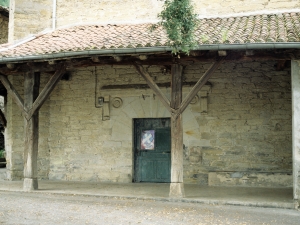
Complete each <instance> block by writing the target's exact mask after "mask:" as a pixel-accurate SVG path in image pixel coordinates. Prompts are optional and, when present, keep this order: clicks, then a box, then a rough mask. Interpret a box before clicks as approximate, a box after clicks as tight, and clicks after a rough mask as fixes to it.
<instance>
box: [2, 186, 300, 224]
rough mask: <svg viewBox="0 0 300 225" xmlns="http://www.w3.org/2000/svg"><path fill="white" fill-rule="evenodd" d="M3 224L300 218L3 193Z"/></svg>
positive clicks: (265, 211) (299, 215)
mask: <svg viewBox="0 0 300 225" xmlns="http://www.w3.org/2000/svg"><path fill="white" fill-rule="evenodd" d="M0 224H18V225H19V224H26V225H28V224H72V225H77V224H78V225H79V224H80V225H82V224H105V225H110V224H151V225H152V224H157V225H165V224H172V225H176V224H189V225H190V224H191V225H193V224H199V225H200V224H230V225H231V224H243V225H246V224H270V225H271V224H272V225H276V224H280V225H282V224H285V225H288V224H293V225H296V224H300V212H299V211H297V210H287V209H270V208H254V207H238V206H214V205H204V204H192V203H175V202H160V201H142V200H128V199H116V198H102V197H93V196H80V195H55V194H46V193H22V192H2V191H0Z"/></svg>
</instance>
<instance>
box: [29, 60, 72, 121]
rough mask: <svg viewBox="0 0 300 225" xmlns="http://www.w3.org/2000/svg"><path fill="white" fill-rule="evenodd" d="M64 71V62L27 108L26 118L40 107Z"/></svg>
mask: <svg viewBox="0 0 300 225" xmlns="http://www.w3.org/2000/svg"><path fill="white" fill-rule="evenodd" d="M65 71H66V66H65V65H64V64H61V65H60V67H59V68H58V69H57V71H56V72H55V73H54V75H53V76H52V77H51V78H50V80H49V81H48V83H47V84H46V85H45V87H44V88H43V90H42V91H41V93H40V94H39V95H38V97H37V98H36V100H35V101H34V103H33V104H32V107H31V108H30V109H29V110H28V115H26V119H27V120H29V119H30V118H31V117H32V115H33V114H34V113H35V112H37V111H38V110H39V109H40V108H41V107H42V105H43V104H44V102H45V101H46V99H47V98H48V97H49V95H50V94H51V92H52V91H53V89H54V88H55V86H56V84H57V83H58V82H59V80H60V79H61V77H62V76H63V75H64V73H65Z"/></svg>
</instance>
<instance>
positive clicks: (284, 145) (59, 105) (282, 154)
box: [6, 61, 292, 186]
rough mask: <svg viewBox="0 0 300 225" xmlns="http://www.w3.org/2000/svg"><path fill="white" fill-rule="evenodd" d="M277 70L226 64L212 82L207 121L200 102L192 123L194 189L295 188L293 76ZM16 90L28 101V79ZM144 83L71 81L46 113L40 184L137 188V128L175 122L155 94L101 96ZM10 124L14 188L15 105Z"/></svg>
mask: <svg viewBox="0 0 300 225" xmlns="http://www.w3.org/2000/svg"><path fill="white" fill-rule="evenodd" d="M275 63H276V62H273V61H270V62H262V63H260V62H240V63H228V62H226V63H224V64H223V65H222V66H221V68H220V69H219V70H218V71H217V72H216V73H215V74H214V75H213V76H212V78H211V79H210V80H209V82H210V85H209V88H207V90H208V94H207V106H206V107H207V112H203V110H202V109H203V105H202V106H201V102H202V103H203V101H201V94H200V93H199V95H198V99H196V101H195V102H194V104H190V106H189V107H188V108H187V110H186V111H185V112H184V113H183V129H184V182H185V183H198V184H204V185H207V184H209V185H245V186H292V176H291V173H292V140H291V137H292V126H291V125H292V124H291V117H292V115H291V76H290V69H289V68H287V69H285V70H283V71H276V70H275V69H274V64H275ZM208 67H209V64H207V63H205V64H197V65H193V66H188V67H186V68H185V70H184V80H185V81H187V82H189V81H196V80H197V79H198V78H199V77H200V76H201V75H202V74H203V72H204V71H205V70H206V69H207V68H208ZM148 72H149V73H150V74H151V75H152V77H153V79H154V80H155V81H156V82H157V83H165V82H169V79H170V74H169V72H168V71H166V70H164V68H162V67H157V66H151V67H149V68H148ZM43 79H44V80H47V79H48V77H46V75H43ZM10 80H11V81H12V82H13V83H14V85H16V86H18V87H20V92H21V89H22V88H21V87H22V79H21V77H17V76H15V77H12V76H11V77H10ZM144 83H145V81H144V80H143V78H142V77H140V76H138V74H137V72H136V71H135V70H134V68H133V67H131V66H101V67H89V68H86V69H80V70H76V71H71V72H70V80H68V81H61V82H60V83H59V84H58V86H57V87H56V88H55V90H54V91H53V93H52V95H51V96H50V99H49V100H48V101H47V102H46V103H45V105H44V106H43V107H42V108H41V111H40V143H39V169H40V171H39V173H40V174H39V176H40V177H41V178H42V179H59V180H74V181H76V180H82V181H109V182H131V181H132V177H133V154H132V152H133V150H132V148H133V146H132V129H133V128H132V119H133V118H148V117H169V116H170V115H169V113H168V111H167V110H166V109H165V108H164V106H163V105H162V104H161V103H160V101H159V100H158V99H157V97H155V95H153V92H152V91H151V90H150V89H123V90H121V89H120V90H110V89H108V90H103V88H102V87H103V86H107V85H112V84H113V85H123V84H144ZM188 89H190V87H184V89H183V90H184V93H186V92H187V90H188ZM163 91H164V92H165V93H166V94H167V95H168V94H169V89H167V88H163ZM100 96H110V101H109V112H108V113H109V116H110V119H109V120H103V118H102V113H103V110H104V109H103V108H98V105H97V99H98V97H100ZM116 97H118V98H121V99H122V105H121V106H120V107H115V106H113V102H114V99H115V98H116ZM202 97H203V96H202ZM8 116H9V117H11V116H13V118H14V120H10V119H8V121H10V122H9V124H8V127H9V128H8V131H7V135H6V143H7V146H9V151H14V152H15V153H16V154H13V155H12V156H11V157H13V158H10V159H9V162H8V164H9V165H8V169H9V174H11V176H10V178H11V179H20V178H22V173H23V168H22V166H23V161H22V152H23V131H22V127H23V119H22V117H21V113H20V111H19V109H18V108H17V107H16V105H15V104H14V103H12V101H11V99H10V97H9V100H8ZM18 118H19V119H18ZM13 140H14V141H13ZM10 155H11V154H10ZM278 178H280V179H278Z"/></svg>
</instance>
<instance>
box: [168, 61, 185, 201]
mask: <svg viewBox="0 0 300 225" xmlns="http://www.w3.org/2000/svg"><path fill="white" fill-rule="evenodd" d="M182 72H183V67H182V66H181V65H179V64H173V65H172V67H171V75H172V78H171V104H170V106H171V108H173V109H178V108H179V107H180V105H181V101H182ZM184 195H185V194H184V186H183V128H182V115H181V114H180V115H175V114H171V184H170V193H169V196H170V197H176V198H182V197H184Z"/></svg>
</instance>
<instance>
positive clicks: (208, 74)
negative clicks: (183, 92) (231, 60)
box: [176, 57, 225, 115]
mask: <svg viewBox="0 0 300 225" xmlns="http://www.w3.org/2000/svg"><path fill="white" fill-rule="evenodd" d="M224 58H225V57H220V58H219V59H218V60H217V61H216V62H215V63H214V64H213V65H211V67H210V68H209V69H208V70H207V71H206V72H205V73H204V74H203V76H202V77H201V78H200V79H199V80H198V82H197V83H196V85H195V86H194V87H193V88H192V90H191V91H190V92H189V93H188V95H187V96H186V97H185V99H184V100H183V102H182V104H181V105H180V108H179V109H178V110H177V111H176V114H177V115H180V114H181V113H183V111H184V110H185V109H186V108H187V106H188V105H189V104H190V103H191V101H192V100H193V99H194V97H195V96H196V94H197V93H198V92H199V91H200V89H201V88H202V87H203V86H204V85H205V84H206V82H207V81H208V79H209V78H210V77H211V75H212V74H213V73H214V71H215V70H216V69H218V68H219V66H220V65H221V63H222V62H223V60H224Z"/></svg>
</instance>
